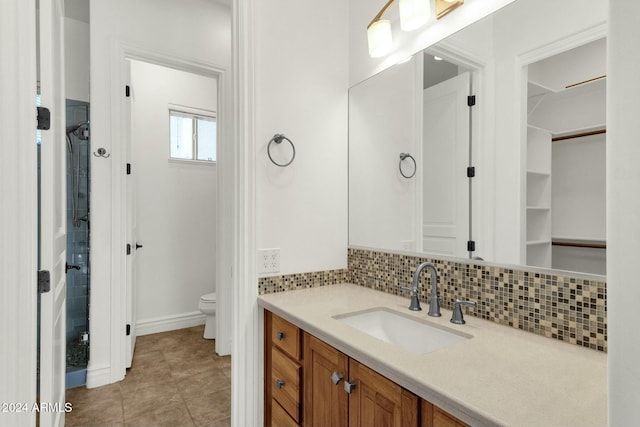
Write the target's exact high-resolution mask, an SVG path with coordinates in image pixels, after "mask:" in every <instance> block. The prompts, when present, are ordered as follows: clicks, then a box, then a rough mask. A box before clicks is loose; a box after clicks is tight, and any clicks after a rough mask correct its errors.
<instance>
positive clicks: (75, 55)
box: [64, 18, 90, 102]
mask: <svg viewBox="0 0 640 427" xmlns="http://www.w3.org/2000/svg"><path fill="white" fill-rule="evenodd" d="M64 60H65V63H64V67H65V70H64V73H65V76H64V84H65V88H64V90H65V92H66V93H65V98H67V99H75V100H76V101H84V102H90V99H89V66H90V55H89V24H87V23H86V22H82V21H78V20H76V19H71V18H65V19H64Z"/></svg>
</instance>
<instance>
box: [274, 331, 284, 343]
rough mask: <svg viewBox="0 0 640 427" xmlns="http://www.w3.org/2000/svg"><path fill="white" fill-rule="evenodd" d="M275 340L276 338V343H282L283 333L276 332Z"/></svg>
mask: <svg viewBox="0 0 640 427" xmlns="http://www.w3.org/2000/svg"><path fill="white" fill-rule="evenodd" d="M276 338H278V341H282V340H283V339H284V332H282V331H278V332H276Z"/></svg>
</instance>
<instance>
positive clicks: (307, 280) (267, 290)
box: [258, 269, 350, 295]
mask: <svg viewBox="0 0 640 427" xmlns="http://www.w3.org/2000/svg"><path fill="white" fill-rule="evenodd" d="M349 281H350V280H349V270H346V269H343V270H326V271H314V272H311V273H299V274H286V275H283V276H271V277H260V278H259V279H258V294H260V295H264V294H273V293H276V292H284V291H292V290H295V289H304V288H317V287H319V286H327V285H336V284H338V283H346V282H349Z"/></svg>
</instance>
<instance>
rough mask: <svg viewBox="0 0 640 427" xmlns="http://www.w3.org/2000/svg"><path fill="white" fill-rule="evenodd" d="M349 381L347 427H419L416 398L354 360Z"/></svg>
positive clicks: (351, 364) (350, 364)
mask: <svg viewBox="0 0 640 427" xmlns="http://www.w3.org/2000/svg"><path fill="white" fill-rule="evenodd" d="M349 381H350V382H351V383H353V384H355V388H354V390H353V392H352V393H351V394H350V395H349V427H360V426H362V427H369V426H376V427H387V426H388V427H411V426H413V427H418V411H419V409H418V405H419V400H418V397H417V396H415V395H414V394H412V393H410V392H408V391H406V390H404V389H403V388H402V387H400V386H399V385H398V384H396V383H394V382H393V381H391V380H389V379H387V378H385V377H383V376H382V375H380V374H378V373H377V372H375V371H372V370H371V369H369V368H367V367H366V366H364V365H362V364H361V363H358V362H357V361H355V360H353V359H352V360H350V361H349Z"/></svg>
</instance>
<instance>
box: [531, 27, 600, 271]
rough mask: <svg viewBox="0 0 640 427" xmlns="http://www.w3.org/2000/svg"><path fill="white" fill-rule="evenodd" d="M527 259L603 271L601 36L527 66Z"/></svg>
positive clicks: (539, 263)
mask: <svg viewBox="0 0 640 427" xmlns="http://www.w3.org/2000/svg"><path fill="white" fill-rule="evenodd" d="M527 92H528V96H527V101H528V102H527V104H528V105H527V162H526V164H527V172H526V264H527V265H533V266H539V267H545V268H554V269H560V270H568V271H576V272H582V273H591V274H599V275H604V274H606V185H605V181H606V172H605V164H606V154H605V152H606V149H605V143H606V114H605V113H606V39H604V38H602V39H598V40H595V41H591V42H589V43H585V44H582V45H580V46H578V47H574V48H572V49H570V50H567V51H565V52H562V53H559V54H556V55H553V56H550V57H548V58H544V59H542V60H539V61H536V62H533V63H531V64H529V65H528V84H527Z"/></svg>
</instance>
